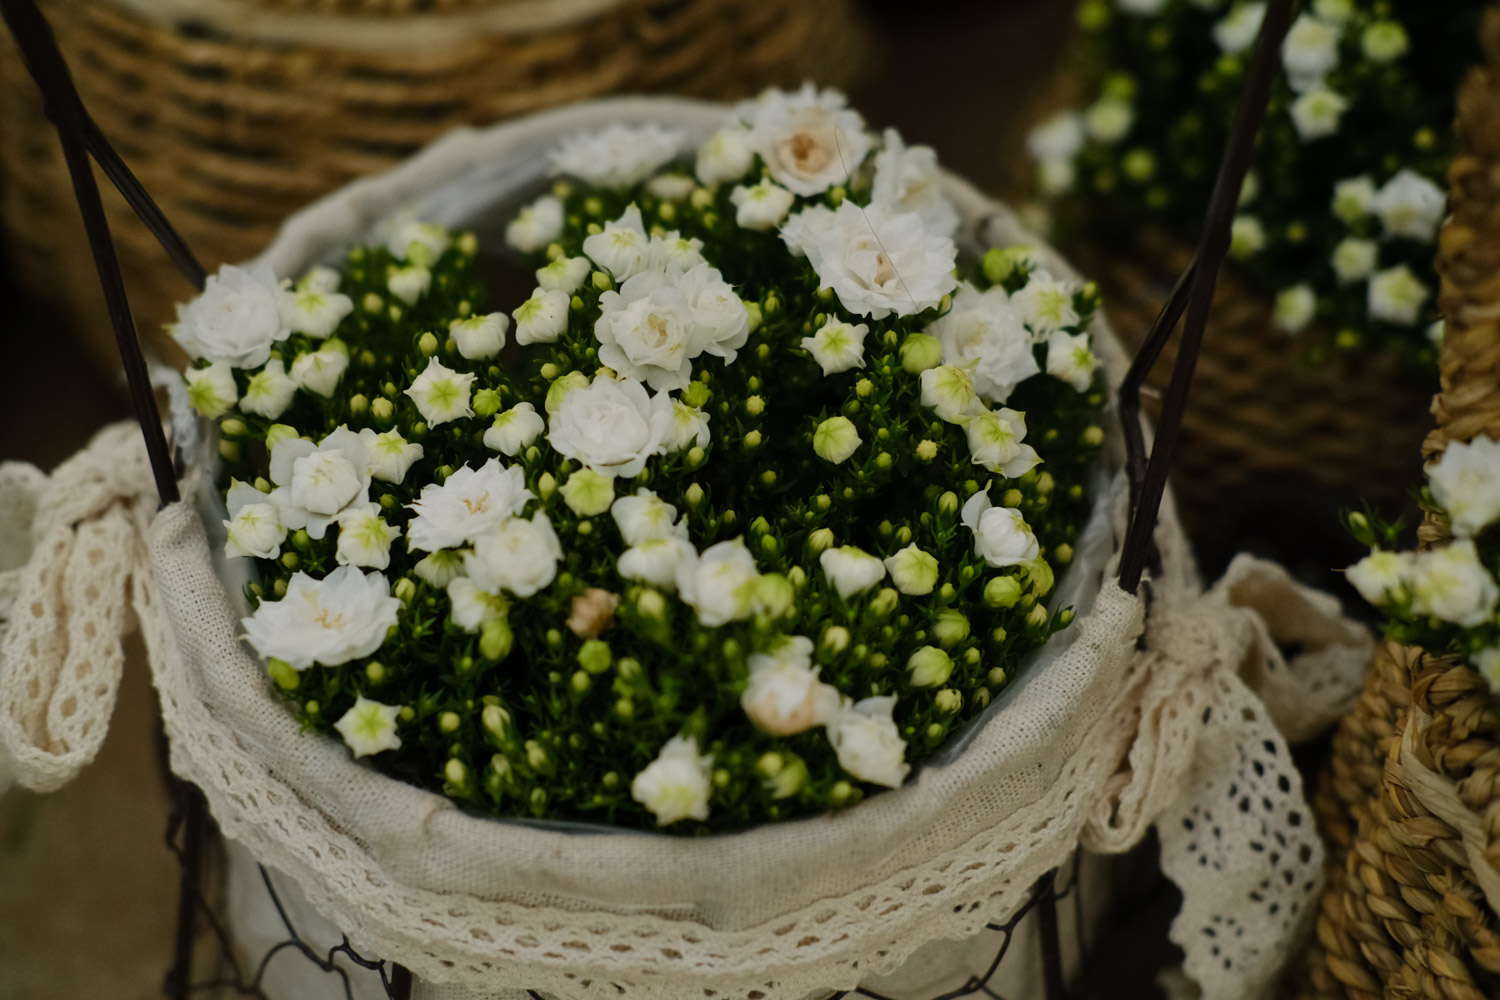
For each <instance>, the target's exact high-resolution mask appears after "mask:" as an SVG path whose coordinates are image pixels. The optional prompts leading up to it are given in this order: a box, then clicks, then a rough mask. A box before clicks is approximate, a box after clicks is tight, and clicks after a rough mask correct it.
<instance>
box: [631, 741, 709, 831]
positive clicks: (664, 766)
mask: <svg viewBox="0 0 1500 1000" xmlns="http://www.w3.org/2000/svg"><path fill="white" fill-rule="evenodd" d="M713 767H714V758H713V755H712V754H701V753H699V751H698V741H697V740H696V739H694V738H693V737H691V736H674V737H672V738H671V739H670V740H668V741H667V742H666V745H664V746H663V747H662V748H661V752H660V753H658V754H657V755H656V759H655V760H653V761H652V762H651V763H649V764H647V765H646V767H645V768H644V769H643V770H642V771H641V772H640V773H639V774H637V775H636V776H635V778H634V780H632V781H631V782H630V797H631V798H633V799H635V800H636V801H637V802H639V803H640V804H641V805H643V806H645V807H646V809H647V810H648V811H649V812H650V813H651V815H653V816H655V817H656V824H657V825H658V826H671V825H672V824H673V823H676V822H678V821H679V820H684V819H696V820H700V821H701V820H706V819H708V796H709V793H710V792H712V790H713Z"/></svg>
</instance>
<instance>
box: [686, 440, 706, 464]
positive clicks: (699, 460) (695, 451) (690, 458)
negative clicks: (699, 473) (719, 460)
mask: <svg viewBox="0 0 1500 1000" xmlns="http://www.w3.org/2000/svg"><path fill="white" fill-rule="evenodd" d="M706 458H708V453H707V452H705V451H704V450H703V449H702V448H700V447H698V446H697V445H693V446H692V447H691V448H689V449H688V453H687V464H688V468H690V469H696V468H698V466H700V465H702V464H703V462H704V460H705V459H706Z"/></svg>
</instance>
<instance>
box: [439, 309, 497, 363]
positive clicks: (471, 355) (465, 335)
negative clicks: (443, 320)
mask: <svg viewBox="0 0 1500 1000" xmlns="http://www.w3.org/2000/svg"><path fill="white" fill-rule="evenodd" d="M509 329H510V317H509V316H507V315H505V313H490V314H488V315H486V316H468V317H465V318H464V319H456V320H453V321H452V322H450V323H449V324H448V333H449V334H450V335H452V337H453V342H454V344H455V345H457V347H458V353H459V354H461V355H463V356H464V357H465V358H468V359H469V360H470V361H486V360H488V359H490V358H493V357H494V356H495V355H497V354H499V353H500V349H501V348H502V347H504V346H505V331H506V330H509Z"/></svg>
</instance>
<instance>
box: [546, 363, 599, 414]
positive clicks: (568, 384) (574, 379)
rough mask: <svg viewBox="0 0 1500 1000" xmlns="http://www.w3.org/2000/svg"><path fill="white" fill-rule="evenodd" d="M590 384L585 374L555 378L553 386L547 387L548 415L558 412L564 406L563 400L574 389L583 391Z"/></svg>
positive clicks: (575, 373)
mask: <svg viewBox="0 0 1500 1000" xmlns="http://www.w3.org/2000/svg"><path fill="white" fill-rule="evenodd" d="M543 374H545V372H544V373H543ZM588 384H589V377H588V376H587V375H585V374H584V373H583V372H568V373H567V374H566V375H559V376H557V377H556V378H554V379H553V380H552V384H551V385H550V386H548V387H547V401H546V404H545V406H546V410H547V413H548V415H549V416H550V415H551V414H554V413H556V412H557V408H558V407H559V406H561V405H562V401H563V398H564V397H566V396H567V394H568V393H570V392H572V391H573V390H574V389H582V388H584V387H585V386H587V385H588Z"/></svg>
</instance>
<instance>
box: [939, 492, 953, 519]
mask: <svg viewBox="0 0 1500 1000" xmlns="http://www.w3.org/2000/svg"><path fill="white" fill-rule="evenodd" d="M937 505H938V511H939V512H941V513H943V514H954V513H957V512H958V494H957V493H954V492H953V491H952V490H944V491H943V494H942V495H941V496H939V497H938V504H937Z"/></svg>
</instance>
